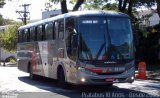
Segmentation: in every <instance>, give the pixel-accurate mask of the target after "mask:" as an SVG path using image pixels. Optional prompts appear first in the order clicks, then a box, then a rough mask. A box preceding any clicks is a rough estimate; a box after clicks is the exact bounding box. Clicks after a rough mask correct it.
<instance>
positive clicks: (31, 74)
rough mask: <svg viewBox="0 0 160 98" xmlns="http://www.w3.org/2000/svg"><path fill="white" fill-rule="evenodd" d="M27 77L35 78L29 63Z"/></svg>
mask: <svg viewBox="0 0 160 98" xmlns="http://www.w3.org/2000/svg"><path fill="white" fill-rule="evenodd" d="M29 78H30V79H32V80H34V79H35V75H34V74H33V69H32V66H31V65H30V64H29Z"/></svg>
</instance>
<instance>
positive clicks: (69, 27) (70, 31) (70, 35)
mask: <svg viewBox="0 0 160 98" xmlns="http://www.w3.org/2000/svg"><path fill="white" fill-rule="evenodd" d="M65 28H66V32H65V40H66V49H67V54H68V57H69V58H70V59H72V60H74V61H75V60H76V54H77V44H78V41H77V40H78V37H77V34H76V32H75V24H74V18H68V19H66V27H65Z"/></svg>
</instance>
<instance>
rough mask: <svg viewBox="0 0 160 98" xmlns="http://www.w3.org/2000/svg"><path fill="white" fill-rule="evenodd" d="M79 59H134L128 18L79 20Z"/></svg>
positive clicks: (86, 18) (85, 18)
mask: <svg viewBox="0 0 160 98" xmlns="http://www.w3.org/2000/svg"><path fill="white" fill-rule="evenodd" d="M78 28H79V29H78V30H79V39H80V46H79V59H81V60H121V59H132V58H133V50H132V49H133V42H132V40H133V38H132V30H131V23H130V20H129V19H128V18H118V17H114V18H107V19H106V18H105V17H95V18H94V17H84V18H80V19H79V25H78Z"/></svg>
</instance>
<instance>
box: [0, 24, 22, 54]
mask: <svg viewBox="0 0 160 98" xmlns="http://www.w3.org/2000/svg"><path fill="white" fill-rule="evenodd" d="M21 25H22V23H17V22H15V23H14V24H13V25H12V24H11V25H10V26H9V27H8V28H7V29H6V30H5V32H1V33H0V38H1V41H2V44H1V47H2V48H3V49H4V50H7V51H11V52H12V51H15V50H16V44H17V36H16V35H17V34H16V33H17V29H18V28H19V27H20V26H21Z"/></svg>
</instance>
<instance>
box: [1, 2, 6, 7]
mask: <svg viewBox="0 0 160 98" xmlns="http://www.w3.org/2000/svg"><path fill="white" fill-rule="evenodd" d="M5 4H6V3H5V0H0V8H2V7H3V6H4V5H5Z"/></svg>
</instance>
